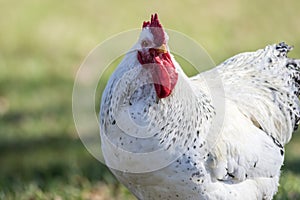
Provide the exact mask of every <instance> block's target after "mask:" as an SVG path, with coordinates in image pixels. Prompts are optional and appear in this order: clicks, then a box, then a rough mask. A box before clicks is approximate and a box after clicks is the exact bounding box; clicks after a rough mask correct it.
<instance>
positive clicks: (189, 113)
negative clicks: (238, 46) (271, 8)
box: [100, 15, 300, 200]
mask: <svg viewBox="0 0 300 200" xmlns="http://www.w3.org/2000/svg"><path fill="white" fill-rule="evenodd" d="M153 24H154V25H153ZM153 27H155V28H160V29H162V27H161V25H160V24H159V22H158V19H157V16H156V15H155V16H154V17H152V20H151V22H147V23H146V24H145V23H144V28H143V31H142V33H141V35H140V38H139V41H138V42H137V44H136V45H134V47H133V48H132V49H131V51H129V52H128V53H127V55H126V56H125V57H124V59H123V60H122V62H121V63H120V65H119V66H118V68H117V69H116V71H115V72H114V73H113V75H112V76H111V78H110V80H109V82H108V84H107V86H106V89H105V91H104V93H103V97H102V103H101V112H100V119H101V121H100V124H101V138H102V141H103V144H102V150H103V153H104V157H105V160H106V162H107V164H108V166H110V167H111V168H112V169H111V170H112V172H113V173H114V174H115V175H116V177H117V178H118V179H119V180H120V181H121V182H122V183H123V184H124V185H125V186H126V187H128V188H129V190H130V191H131V192H132V193H133V194H134V195H135V196H136V197H137V198H138V199H141V200H150V199H155V200H159V199H164V200H166V199H170V200H171V199H172V200H173V199H184V200H187V199H197V200H198V199H230V200H234V199H237V200H238V199H249V200H253V199H272V197H273V196H274V194H275V193H276V191H277V187H278V181H279V177H280V168H281V166H282V164H283V161H284V145H285V144H286V143H287V142H289V140H290V139H291V136H292V132H293V131H294V130H295V129H296V127H297V124H298V120H299V116H300V114H299V110H300V109H299V99H298V95H299V85H298V84H299V66H300V62H299V60H294V59H290V58H287V56H286V54H287V53H288V51H290V50H291V48H290V47H289V46H288V45H286V44H284V43H280V44H278V45H270V46H267V47H266V48H264V49H261V50H258V51H256V52H250V53H242V54H239V55H236V56H234V57H232V58H230V59H228V60H226V61H225V62H224V63H222V64H220V65H219V66H217V67H216V68H214V69H212V70H210V71H208V72H204V73H201V74H199V75H197V76H194V77H191V78H188V77H187V76H186V75H185V74H184V72H183V71H182V70H181V67H180V66H179V64H178V63H177V62H176V61H175V59H174V58H173V57H172V56H171V60H168V59H167V60H166V62H167V61H169V62H170V63H171V64H173V65H174V67H175V70H176V73H177V74H178V79H176V76H175V75H174V72H170V71H167V73H166V74H167V76H165V77H167V79H168V78H169V79H170V82H171V85H172V83H173V82H174V80H175V79H176V80H175V82H176V85H175V86H174V88H171V93H170V94H167V95H165V96H162V94H160V93H159V91H163V90H164V89H165V88H159V86H157V87H158V88H157V87H154V84H155V83H157V82H154V83H152V82H153V79H155V78H154V76H158V75H157V74H153V71H152V70H153V69H152V68H151V67H150V68H149V67H144V66H142V64H141V59H140V58H138V56H139V55H138V54H139V52H142V54H141V55H142V56H143V55H146V56H150V60H151V59H152V57H151V56H152V54H151V50H149V49H152V48H158V46H160V45H161V44H163V45H167V36H166V35H165V33H164V41H162V42H161V44H160V45H157V40H156V39H157V38H156V37H159V36H161V35H159V34H157V32H155V31H152V30H151V28H153ZM146 43H147V45H146V46H145V44H146ZM148 50H149V51H150V54H149V53H148V52H147V51H148ZM153 51H155V50H153ZM145 52H146V53H145ZM143 53H144V54H143ZM156 53H157V54H155V56H153V59H156V60H157V63H160V61H164V60H163V58H165V57H163V55H162V54H169V52H167V51H166V49H163V50H161V49H160V50H159V51H157V52H156ZM143 59H144V58H142V61H145V59H144V60H143ZM147 59H148V58H147ZM160 59H161V60H160ZM153 62H156V61H153ZM143 64H144V63H143ZM146 64H147V63H146ZM167 65H168V63H167ZM170 66H171V68H167V70H172V65H170ZM154 67H155V66H154ZM160 69H161V70H165V68H160ZM159 73H160V72H159ZM161 73H163V72H161ZM172 73H173V74H172ZM170 74H171V75H170ZM217 74H218V75H219V78H220V79H221V80H222V83H223V88H220V86H219V85H217V84H216V85H214V84H211V85H210V86H209V88H208V87H207V86H206V82H205V80H206V81H208V82H209V83H214V79H215V78H216V77H215V76H216V75H217ZM168 75H169V76H168ZM161 76H162V75H161V74H159V78H160V77H161ZM174 77H175V78H174ZM159 80H160V79H159ZM172 81H173V82H172ZM169 87H170V86H169ZM210 90H214V91H215V92H216V93H217V94H218V90H220V91H221V90H224V93H223V94H224V96H221V95H220V96H219V97H218V98H220V99H222V100H224V102H223V103H224V113H219V112H218V110H217V109H216V107H215V106H214V105H213V103H212V96H211V94H210V92H209V91H210ZM166 91H167V92H168V90H166ZM220 94H222V92H220ZM213 98H215V97H213ZM220 115H224V120H223V121H222V122H223V123H222V127H220V132H219V134H218V135H217V136H218V137H216V138H213V139H214V140H211V138H210V137H211V135H210V134H211V132H210V131H209V130H210V128H211V125H212V124H213V120H214V119H216V118H217V117H218V116H220ZM150 133H155V134H153V135H151V134H150ZM148 134H149V135H148ZM209 138H210V139H209ZM107 139H108V141H110V142H111V143H112V144H113V146H114V148H112V147H111V146H110V145H109V143H107V142H105V141H107ZM120 149H122V151H120ZM156 149H161V150H162V151H161V153H160V154H161V156H159V157H157V159H156V157H151V156H150V154H149V160H148V162H149V163H148V164H149V166H153V163H158V164H160V163H163V162H164V160H162V158H166V159H167V157H172V156H174V155H176V156H177V159H175V160H174V161H173V162H171V163H169V164H168V165H164V166H163V167H162V168H158V169H156V170H154V171H153V170H152V171H151V168H150V167H149V169H145V171H144V172H143V173H133V172H136V170H137V166H142V164H145V163H139V160H138V159H137V160H134V157H133V156H135V154H134V153H144V154H145V155H146V154H147V153H148V152H152V151H154V150H156ZM120 152H123V153H120ZM124 152H132V153H133V154H126V153H124ZM140 162H145V160H140ZM162 165H163V164H162ZM116 166H119V167H116ZM148 171H149V172H148Z"/></svg>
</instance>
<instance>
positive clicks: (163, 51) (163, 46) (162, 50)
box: [157, 44, 168, 53]
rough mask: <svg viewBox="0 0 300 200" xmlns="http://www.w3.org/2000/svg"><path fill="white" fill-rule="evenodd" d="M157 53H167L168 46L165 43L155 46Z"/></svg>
mask: <svg viewBox="0 0 300 200" xmlns="http://www.w3.org/2000/svg"><path fill="white" fill-rule="evenodd" d="M157 50H158V52H159V53H167V52H168V48H167V46H166V45H165V44H162V45H161V46H160V47H158V48H157Z"/></svg>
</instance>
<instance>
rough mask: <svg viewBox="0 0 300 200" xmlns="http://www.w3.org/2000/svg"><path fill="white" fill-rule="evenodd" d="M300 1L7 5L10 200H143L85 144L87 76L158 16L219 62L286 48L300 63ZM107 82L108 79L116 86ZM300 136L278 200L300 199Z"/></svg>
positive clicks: (0, 43)
mask: <svg viewBox="0 0 300 200" xmlns="http://www.w3.org/2000/svg"><path fill="white" fill-rule="evenodd" d="M299 8H300V1H298V0H290V1H285V2H284V1H279V0H274V1H272V0H268V1H260V0H254V1H246V0H241V1H239V0H229V1H226V2H223V3H221V2H220V1H210V0H204V1H196V0H187V1H179V0H177V1H173V0H165V1H157V0H156V1H155V0H153V1H141V0H132V1H126V3H124V1H103V0H99V1H96V0H89V1H71V0H63V1H57V0H56V1H55V0H54V1H50V0H44V1H38V0H27V1H16V0H12V1H5V0H2V1H0V13H1V14H0V15H1V17H0V199H133V197H132V196H131V195H130V193H129V192H128V191H127V190H126V189H125V188H124V187H123V186H121V185H120V184H118V182H117V181H116V180H115V179H114V178H113V176H112V175H111V173H110V172H109V171H108V170H107V168H106V167H105V166H103V165H102V164H101V163H99V162H98V161H96V160H95V159H94V158H92V157H91V156H90V155H89V153H88V152H87V151H86V150H85V148H84V147H83V145H82V144H81V142H80V140H79V139H78V136H77V133H76V130H75V126H74V124H73V119H72V107H71V98H72V87H73V81H74V77H75V74H76V71H77V69H78V68H79V66H80V64H81V62H82V61H83V59H84V58H85V56H86V55H87V54H88V53H89V51H90V50H91V49H93V48H94V47H95V46H96V45H97V44H98V43H100V42H101V41H104V40H105V39H106V38H108V37H110V36H111V35H113V34H116V33H119V32H121V31H126V30H128V29H131V28H138V27H140V26H141V24H142V21H143V20H147V19H148V18H149V15H150V14H151V13H153V12H158V13H159V15H160V18H161V21H162V23H163V24H164V25H165V26H166V27H167V28H170V29H174V30H177V31H180V32H183V33H185V34H187V35H189V36H190V37H192V38H194V39H195V40H196V41H197V42H198V43H200V44H201V45H203V47H204V48H205V49H206V50H207V51H208V52H209V54H210V55H211V56H212V58H213V59H214V61H215V62H216V63H220V62H221V61H223V60H224V59H226V58H228V57H230V56H232V55H234V54H236V53H239V52H242V51H249V50H255V49H257V48H261V47H263V46H265V45H266V44H270V43H276V42H280V41H282V40H284V41H286V42H287V43H289V44H292V45H294V46H295V47H296V48H295V50H294V51H293V52H292V53H291V56H294V57H296V56H297V57H300V38H299V35H300V26H299V19H300V12H299ZM106 78H107V77H106ZM299 134H300V133H297V134H295V137H294V138H293V140H292V142H291V143H290V144H289V145H288V146H287V148H286V152H287V154H286V164H285V166H284V167H283V172H282V179H281V182H280V183H281V186H280V188H279V194H278V195H277V196H276V199H278V200H279V199H280V200H284V199H299V198H300V155H299V151H300V136H299Z"/></svg>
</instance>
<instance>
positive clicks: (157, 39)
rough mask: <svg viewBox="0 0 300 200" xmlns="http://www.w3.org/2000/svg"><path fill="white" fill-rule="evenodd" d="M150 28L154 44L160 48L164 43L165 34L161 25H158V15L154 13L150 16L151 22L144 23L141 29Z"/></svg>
mask: <svg viewBox="0 0 300 200" xmlns="http://www.w3.org/2000/svg"><path fill="white" fill-rule="evenodd" d="M146 27H149V28H152V29H150V31H151V33H152V34H153V37H154V43H155V44H156V45H158V46H161V45H162V44H163V43H164V42H165V33H164V30H163V27H162V25H161V24H160V22H159V20H158V15H157V13H155V14H154V15H151V21H145V22H144V23H143V28H146Z"/></svg>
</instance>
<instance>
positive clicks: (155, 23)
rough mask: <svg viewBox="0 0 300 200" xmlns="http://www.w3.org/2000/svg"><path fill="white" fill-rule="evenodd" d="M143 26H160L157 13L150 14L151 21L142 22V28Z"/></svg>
mask: <svg viewBox="0 0 300 200" xmlns="http://www.w3.org/2000/svg"><path fill="white" fill-rule="evenodd" d="M145 27H159V28H162V25H161V24H160V22H159V20H158V15H157V13H155V14H154V15H151V21H147V22H144V23H143V28H145Z"/></svg>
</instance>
